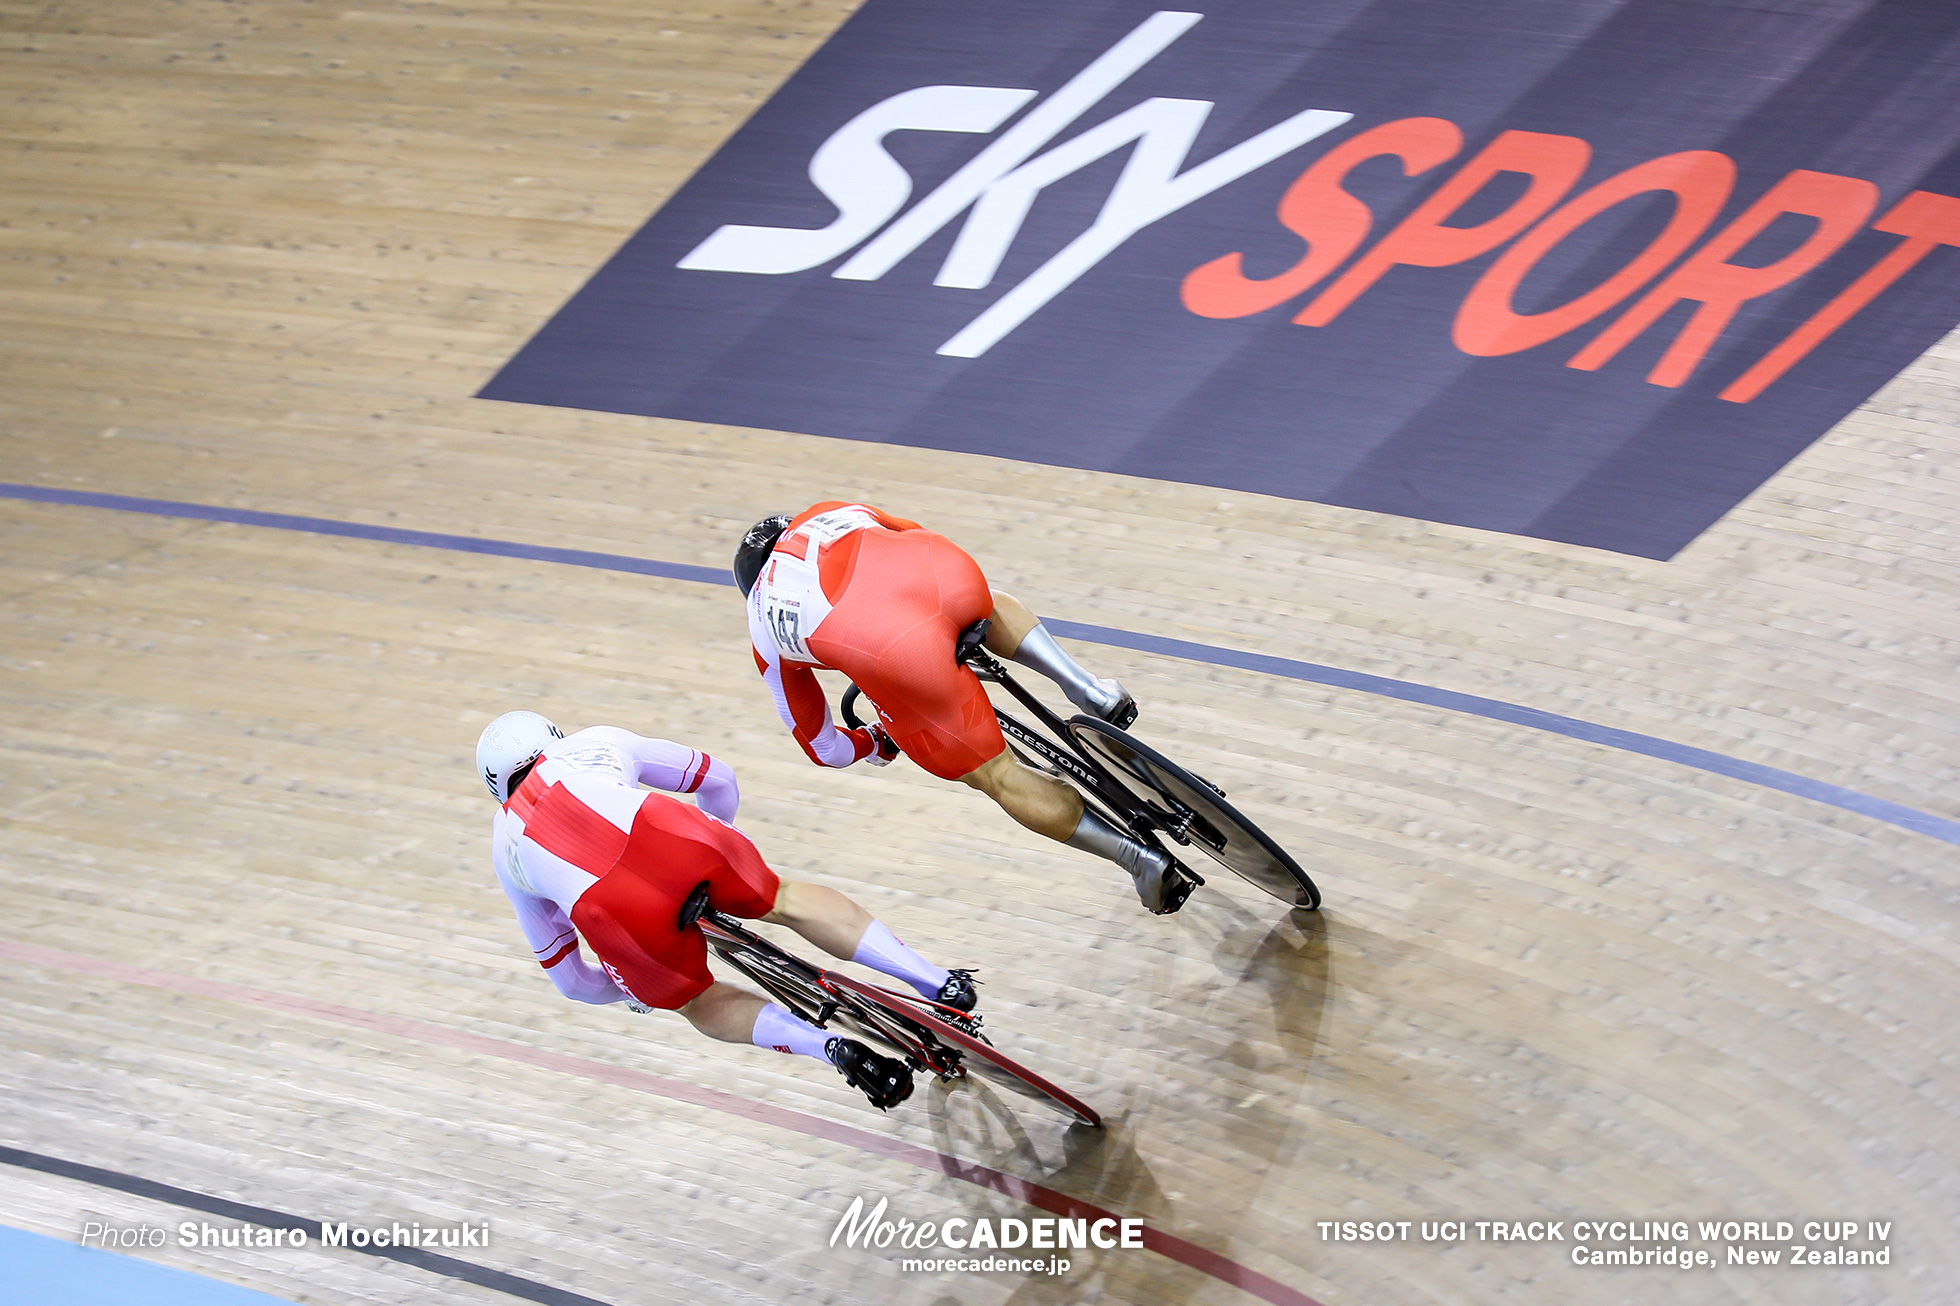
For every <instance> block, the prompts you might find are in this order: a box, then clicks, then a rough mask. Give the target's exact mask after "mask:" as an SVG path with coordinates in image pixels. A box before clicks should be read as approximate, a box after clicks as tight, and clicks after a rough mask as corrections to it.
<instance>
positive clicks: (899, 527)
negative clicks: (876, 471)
mask: <svg viewBox="0 0 1960 1306" xmlns="http://www.w3.org/2000/svg"><path fill="white" fill-rule="evenodd" d="M837 508H862V509H864V510H865V511H866V512H868V513H870V514H871V515H872V516H873V517H875V518H877V519H878V524H879V525H880V526H883V527H884V528H885V529H886V530H888V531H916V530H923V529H925V528H924V527H922V526H920V525H919V523H917V522H915V521H907V520H906V519H905V518H903V517H894V516H892V515H891V514H890V513H888V512H886V511H885V510H884V509H882V508H874V507H872V506H871V505H870V504H868V503H846V502H845V501H844V500H842V499H826V500H825V501H824V502H822V503H819V504H813V505H811V506H810V507H808V508H805V509H804V510H803V511H802V512H800V513H798V514H797V515H796V518H795V520H793V521H791V522H790V524H789V529H790V530H792V531H793V530H795V529H796V528H797V527H798V526H801V525H802V524H803V523H804V522H806V521H809V520H810V518H812V517H814V516H816V515H817V514H818V513H822V512H831V511H833V510H834V509H837Z"/></svg>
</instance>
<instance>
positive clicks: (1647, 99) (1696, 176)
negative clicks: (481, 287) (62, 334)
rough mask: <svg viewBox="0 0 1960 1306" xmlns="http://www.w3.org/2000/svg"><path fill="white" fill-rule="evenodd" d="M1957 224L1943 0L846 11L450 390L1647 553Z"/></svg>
mask: <svg viewBox="0 0 1960 1306" xmlns="http://www.w3.org/2000/svg"><path fill="white" fill-rule="evenodd" d="M1955 196H1960V4H1956V3H1954V2H1953V0H1923V2H1921V0H1891V2H1888V3H1874V2H1871V0H1772V2H1771V3H1763V2H1762V0H1748V2H1747V3H1731V2H1730V0H1673V2H1663V0H1478V2H1477V3H1463V2H1462V0H1374V2H1373V3H1369V2H1367V0H1233V3H1231V4H1230V5H1219V6H1215V7H1213V8H1210V9H1205V10H1202V11H1200V10H1171V9H1159V8H1157V7H1156V6H1154V5H1152V4H1147V3H1122V2H1115V0H1105V2H1102V3H1091V2H1089V0H1074V2H1072V3H1057V2H1056V0H868V2H867V3H866V4H865V6H864V7H863V8H862V9H861V10H859V11H858V12H857V14H856V15H855V16H854V17H852V18H851V19H850V20H849V21H848V22H847V23H846V24H845V25H844V26H843V28H842V29H840V30H839V32H838V33H837V35H836V36H835V37H833V38H832V39H831V40H830V42H829V43H828V44H826V45H825V46H824V47H823V48H822V49H821V50H820V51H818V53H817V54H816V55H815V56H814V57H813V58H812V59H811V60H810V62H809V63H808V64H807V65H806V66H805V67H803V68H802V69H801V70H800V71H799V72H798V73H797V74H796V75H795V76H794V77H792V78H791V79H790V81H789V82H788V83H787V84H786V85H785V86H784V87H783V89H782V91H781V92H780V93H779V94H777V95H776V96H775V97H774V98H773V99H772V100H770V101H769V103H768V104H766V105H764V106H763V107H762V109H761V110H759V111H758V112H757V114H756V115H755V117H754V119H753V120H752V121H750V122H749V123H748V124H747V125H746V126H744V127H743V128H742V129H741V131H739V132H738V133H737V134H736V135H735V137H734V138H733V139H732V140H731V141H730V142H729V143H728V145H727V146H726V147H725V148H723V149H722V150H721V151H720V152H719V153H718V154H716V155H715V157H714V158H713V159H711V160H710V161H709V162H708V163H707V165H706V166H705V167H703V168H702V169H701V171H700V172H699V173H698V174H697V175H696V176H695V177H694V178H693V179H692V180H691V181H689V182H688V183H687V185H686V186H684V187H683V188H682V189H681V190H680V192H679V193H678V194H677V195H675V196H674V198H673V199H672V201H671V202H669V203H668V204H667V205H666V206H665V207H664V208H662V209H661V210H660V212H659V213H658V214H656V215H655V216H654V217H653V218H652V220H651V221H649V222H648V223H647V225H646V226H645V227H644V228H642V229H641V230H640V231H639V232H638V233H637V234H636V235H635V236H634V237H633V238H632V239H631V240H630V241H628V242H627V243H626V245H625V246H624V247H623V248H622V249H621V250H620V251H619V253H618V254H617V255H616V256H614V258H613V259H612V260H611V261H610V262H608V263H607V264H606V265H605V267H604V268H602V269H601V270H600V271H599V272H598V274H597V275H596V276H594V277H593V279H592V280H591V282H590V283H589V284H587V285H586V286H585V288H584V289H583V290H581V291H580V292H579V293H578V294H577V295H576V296H575V297H574V298H573V299H572V300H571V301H570V302H569V303H568V304H566V306H565V307H564V308H563V310H561V311H560V312H559V313H558V315H557V316H556V317H554V318H553V319H552V320H551V321H550V323H549V324H547V325H546V326H545V327H544V329H543V330H541V331H540V332H539V333H538V335H537V336H536V337H535V338H534V339H533V340H532V341H531V342H530V343H529V344H527V345H526V346H525V347H524V349H523V350H522V351H521V352H520V353H518V355H517V356H516V357H515V358H514V359H513V360H512V361H511V362H510V363H509V365H508V366H506V367H505V368H504V369H503V371H502V372H501V373H500V374H499V375H498V376H497V377H496V378H495V379H494V380H493V381H492V382H491V383H490V385H489V386H487V387H486V388H485V389H484V390H483V392H482V393H483V396H484V397H486V398H492V399H505V400H514V401H519V402H525V403H538V404H553V405H560V406H567V407H577V408H594V409H604V410H610V411H615V412H627V413H644V414H650V415H656V416H662V417H674V418H681V419H686V420H696V421H711V422H725V423H733V424H737V425H746V426H755V427H767V428H779V429H786V430H793V431H802V432H809V433H814V434H819V435H827V436H839V437H844V438H848V439H855V440H876V441H883V442H888V443H894V444H906V445H919V446H925V447H930V448H938V449H955V450H965V451H970V452H975V453H984V454H994V455H1000V456H1004V457H1008V458H1017V459H1026V460H1031V461H1034V462H1043V463H1051V464H1058V465H1063V466H1070V467H1085V468H1098V469H1106V470H1110V471H1118V472H1125V473H1130V474H1133V475H1140V476H1150V477H1159V478H1164V479H1169V480H1177V481H1189V482H1195V483H1200V484H1205V485H1217V486H1226V487H1230V488H1234V489H1242V490H1253V491H1258V492H1261V493H1266V494H1276V495H1284V496H1287V497H1291V498H1298V499H1311V500H1316V501H1319V502H1322V503H1331V504H1341V505H1346V506H1349V507H1355V508H1362V509H1370V510H1374V511H1379V512H1387V513H1397V514H1402V515H1406V516H1412V517H1420V518H1425V519H1428V520H1432V521H1443V522H1454V523H1460V524H1463V525H1468V526H1476V527H1482V528H1486V529H1490V530H1497V531H1506V532H1512V533H1516V534H1521V535H1529V536H1535V537H1539V538H1543V539H1552V540H1563V541H1569V542H1573V543H1577V544H1586V545H1593V546H1597V547H1600V548H1605V549H1612V550H1616V551H1619V552H1623V553H1629V554H1638V555H1642V556H1646V557H1655V558H1666V557H1669V556H1671V555H1673V554H1674V553H1675V552H1677V551H1678V550H1679V549H1681V548H1682V547H1683V546H1684V545H1686V544H1687V543H1688V542H1689V541H1691V540H1693V539H1694V538H1695V536H1696V535H1697V534H1698V533H1699V532H1701V531H1702V530H1703V529H1705V528H1706V527H1707V526H1708V525H1710V524H1711V523H1712V522H1714V521H1715V520H1716V519H1717V518H1719V517H1720V516H1721V515H1722V513H1724V512H1726V511H1727V510H1728V509H1729V508H1730V507H1732V506H1733V505H1734V504H1735V503H1737V502H1738V501H1739V500H1740V499H1742V498H1743V497H1744V496H1745V495H1747V494H1748V493H1749V492H1750V491H1751V490H1753V489H1754V488H1755V487H1756V486H1758V485H1759V484H1761V483H1762V482H1763V480H1764V479H1766V478H1767V477H1768V476H1769V475H1771V474H1772V473H1773V472H1774V471H1776V469H1777V468H1779V467H1780V466H1782V465H1783V464H1784V463H1785V462H1787V461H1788V460H1789V459H1790V458H1792V457H1794V456H1795V455H1796V454H1797V453H1799V452H1800V451H1802V450H1803V449H1804V447H1805V446H1807V445H1808V444H1810V442H1811V441H1813V440H1815V439H1816V438H1817V437H1818V436H1819V435H1821V434H1823V433H1824V431H1826V430H1827V429H1828V428H1829V427H1830V426H1831V425H1832V424H1833V423H1835V422H1836V421H1837V420H1838V419H1840V418H1841V417H1843V416H1844V414H1846V413H1847V412H1849V411H1850V410H1851V409H1852V408H1854V407H1855V406H1856V405H1857V404H1858V403H1859V402H1861V401H1862V400H1864V399H1865V398H1866V397H1867V396H1869V395H1870V394H1871V393H1872V392H1873V391H1874V390H1876V389H1877V388H1878V387H1879V386H1881V385H1882V384H1884V383H1885V382H1886V381H1887V380H1888V379H1889V378H1891V377H1892V376H1894V375H1895V374H1896V373H1897V372H1898V371H1899V370H1900V369H1902V368H1903V367H1904V366H1906V364H1908V363H1909V362H1911V361H1912V360H1913V358H1914V357H1916V356H1917V355H1918V354H1919V353H1920V352H1922V351H1923V350H1924V349H1925V348H1927V347H1928V346H1929V345H1931V344H1932V343H1933V342H1934V341H1936V340H1938V339H1939V338H1940V336H1941V335H1943V334H1944V333H1945V332H1946V331H1947V330H1948V329H1949V328H1950V327H1951V326H1953V325H1954V323H1955V322H1956V321H1960V250H1956V249H1954V248H1951V247H1952V246H1955V245H1960V198H1954V197H1955ZM764 506H767V505H764ZM760 510H761V509H760V507H759V508H758V511H760Z"/></svg>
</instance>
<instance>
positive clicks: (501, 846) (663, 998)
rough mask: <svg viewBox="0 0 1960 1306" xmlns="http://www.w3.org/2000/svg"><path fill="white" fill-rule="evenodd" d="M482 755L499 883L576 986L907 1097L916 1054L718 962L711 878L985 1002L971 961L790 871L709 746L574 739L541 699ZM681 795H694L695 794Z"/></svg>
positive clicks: (736, 902) (717, 889) (502, 722)
mask: <svg viewBox="0 0 1960 1306" xmlns="http://www.w3.org/2000/svg"><path fill="white" fill-rule="evenodd" d="M477 769H478V770H479V772H480V773H481V775H482V778H483V782H484V784H485V786H486V787H488V788H489V790H490V794H491V797H492V798H495V799H496V800H497V804H498V807H497V813H496V816H495V818H494V823H493V826H492V835H491V857H492V861H493V864H494V866H495V869H496V874H497V882H498V883H499V884H500V885H501V886H502V887H503V890H504V893H505V896H507V897H508V898H509V899H510V902H511V906H512V907H513V908H514V909H515V910H516V913H517V920H518V925H519V927H520V928H521V929H522V930H523V931H524V937H525V940H526V942H528V943H529V944H530V945H531V951H532V955H534V956H535V957H536V958H537V960H538V964H539V965H541V966H543V967H544V970H545V973H546V974H547V975H549V976H551V980H552V983H553V984H554V985H555V986H556V987H557V989H558V991H559V992H560V993H562V994H563V995H564V996H566V997H568V998H571V999H573V1000H575V1001H579V1002H590V1003H610V1002H619V1001H622V1000H624V1001H628V1002H631V1003H633V1004H634V1005H635V1006H636V1007H637V1008H639V1009H642V1010H645V1009H649V1008H654V1007H661V1008H669V1009H674V1010H678V1011H679V1012H680V1013H681V1014H682V1015H684V1016H686V1017H687V1018H688V1020H689V1021H690V1022H691V1023H692V1024H693V1025H694V1027H695V1028H696V1029H698V1030H700V1031H701V1032H702V1033H704V1034H706V1035H708V1036H709V1037H710V1038H715V1039H720V1040H722V1041H724V1042H730V1043H744V1042H749V1043H754V1044H756V1045H757V1046H759V1047H768V1048H775V1049H777V1050H779V1051H783V1052H798V1053H802V1054H804V1055H807V1056H811V1057H815V1058H818V1059H819V1060H823V1061H825V1062H827V1063H829V1064H831V1065H833V1066H835V1067H837V1069H838V1070H839V1071H840V1072H842V1073H843V1074H844V1076H845V1077H846V1078H847V1079H848V1080H849V1081H850V1082H851V1083H852V1084H853V1085H854V1086H855V1087H857V1088H859V1089H862V1090H863V1091H864V1093H865V1095H866V1096H867V1097H869V1098H870V1099H871V1101H872V1103H873V1105H876V1106H879V1107H881V1108H882V1107H889V1106H892V1105H895V1104H896V1103H897V1102H900V1101H903V1100H904V1099H905V1097H906V1096H907V1095H909V1094H910V1092H911V1088H912V1078H911V1071H910V1070H909V1068H907V1067H906V1065H905V1063H904V1062H902V1061H899V1060H896V1059H894V1058H891V1057H886V1056H883V1055H881V1054H879V1053H877V1052H874V1051H872V1050H871V1049H870V1048H869V1047H866V1046H865V1045H864V1044H862V1043H859V1042H857V1041H856V1040H853V1039H843V1038H834V1037H830V1036H827V1035H826V1034H825V1033H824V1032H823V1031H821V1030H819V1029H817V1028H815V1027H814V1026H811V1025H808V1024H806V1023H805V1022H803V1021H802V1020H800V1019H799V1018H797V1017H796V1016H795V1015H793V1014H792V1013H791V1012H789V1011H788V1010H787V1009H786V1008H784V1007H782V1006H781V1005H779V1004H776V1003H773V1002H765V1000H764V999H762V998H761V997H759V996H757V995H756V994H753V993H750V992H748V991H746V990H744V989H741V988H738V987H736V986H734V985H731V984H725V983H720V982H717V981H716V980H715V979H714V977H713V976H712V975H710V974H709V973H708V968H707V948H706V944H705V942H704V940H703V938H702V936H701V932H700V931H699V930H698V929H694V928H687V929H683V928H682V927H681V925H680V919H679V918H680V913H681V908H682V906H683V904H684V903H686V901H687V899H688V897H689V895H690V894H692V893H693V892H694V891H695V889H696V888H697V886H700V885H704V884H705V885H706V886H707V887H708V905H709V906H711V907H713V908H715V909H716V910H719V911H725V912H727V913H729V914H730V915H734V916H743V917H748V918H750V919H762V920H766V921H771V922H774V923H778V924H782V925H787V926H789V927H790V928H791V929H793V930H795V931H796V932H797V933H799V934H801V935H803V937H804V938H806V939H808V940H810V942H812V943H814V944H816V945H817V946H818V947H820V948H822V949H824V950H825V951H826V952H828V953H830V954H831V955H832V956H835V957H841V958H845V959H847V960H851V961H855V962H857V963H859V964H860V965H864V966H869V967H870V968H872V969H873V970H877V971H879V972H881V973H882V974H885V975H890V976H892V977H893V978H895V979H899V980H902V981H904V982H905V983H907V984H908V985H910V986H911V987H912V988H913V989H915V990H916V991H917V992H918V993H919V994H920V995H921V996H924V997H928V998H932V999H934V1000H935V1001H939V1002H943V1003H945V1004H947V1005H948V1006H952V1007H954V1008H956V1009H958V1010H962V1011H970V1010H971V1009H972V1008H973V1006H974V996H975V995H974V992H973V984H972V977H971V972H968V971H957V970H956V971H949V970H944V969H942V968H940V967H936V966H933V965H932V964H931V963H929V962H927V961H926V960H925V958H923V957H921V956H919V954H918V953H916V952H914V951H912V950H911V949H910V948H908V947H906V946H905V945H904V944H903V943H900V942H899V941H898V939H897V938H895V937H894V936H893V935H892V932H891V931H890V930H889V929H888V928H886V927H885V925H884V924H883V923H882V922H880V921H878V920H876V919H875V918H874V917H872V915H871V914H870V913H869V912H867V911H865V910H864V909H863V908H861V907H859V906H858V905H857V904H856V903H854V902H852V901H851V900H850V899H849V898H846V897H845V896H844V895H843V894H841V893H838V892H836V891H835V890H833V889H826V888H824V887H822V886H821V885H815V884H808V883H802V882H798V881H793V880H779V879H778V878H777V876H776V874H775V872H773V871H771V870H770V869H769V867H768V866H767V865H766V864H764V862H763V860H762V856H761V854H760V853H758V852H757V851H756V849H755V845H754V844H752V843H750V842H749V840H748V838H747V837H746V836H745V835H743V834H742V833H741V832H740V831H739V830H737V829H736V828H735V827H734V826H733V825H732V824H730V823H729V822H730V821H731V820H732V819H733V817H734V815H735V811H736V807H737V806H738V805H739V803H740V801H741V794H740V791H739V789H738V788H737V786H736V783H735V774H734V772H733V771H731V770H729V768H728V767H727V766H726V765H724V764H723V763H721V762H718V761H716V760H715V759H713V758H711V757H709V756H708V755H707V754H705V753H702V752H699V751H697V750H695V749H692V748H688V747H686V746H685V745H682V744H675V743H670V742H668V741H667V740H664V739H646V738H643V737H641V736H639V735H636V734H634V733H632V732H631V731H628V730H621V729H619V728H617V727H614V726H593V727H590V728H588V729H585V730H581V731H578V732H577V733H576V734H573V735H571V736H570V737H569V738H567V737H564V736H562V735H560V733H559V731H558V728H557V727H556V726H554V725H552V724H551V723H550V722H549V721H547V720H546V719H545V718H544V717H541V716H539V715H537V714H536V713H534V712H508V713H505V714H504V715H503V716H501V717H498V718H497V719H496V720H495V721H493V722H491V724H490V726H489V728H488V729H486V730H485V731H484V732H483V737H482V739H480V740H479V741H478V744H477ZM641 785H651V786H652V787H653V788H655V789H657V790H665V791H667V793H648V792H646V791H645V790H644V789H642V788H640V786H641ZM669 793H691V794H693V795H695V800H696V802H695V805H690V804H688V803H684V802H681V801H679V800H678V799H675V798H670V797H668V796H667V794H669ZM581 942H583V943H584V944H585V945H586V946H588V947H590V948H591V949H592V950H593V952H594V953H595V954H596V955H597V957H598V960H599V964H598V965H596V966H595V965H592V964H590V963H589V962H587V961H586V959H585V956H584V954H583V953H582V952H581V951H580V943H581Z"/></svg>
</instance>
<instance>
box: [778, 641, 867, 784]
mask: <svg viewBox="0 0 1960 1306" xmlns="http://www.w3.org/2000/svg"><path fill="white" fill-rule="evenodd" d="M754 652H755V665H756V669H757V670H758V671H760V672H761V673H762V678H763V680H765V681H766V682H768V685H769V694H770V696H771V697H772V698H774V699H775V702H776V715H777V716H780V717H781V718H782V719H783V724H784V725H786V726H788V727H789V732H790V734H792V735H794V736H795V737H796V742H797V744H798V746H799V747H801V748H802V749H803V752H804V754H805V755H806V756H808V757H809V759H810V760H811V761H812V762H815V763H816V764H817V765H818V766H849V765H850V764H851V763H853V762H855V761H858V760H859V759H860V758H864V757H868V756H870V754H871V753H872V752H873V751H874V750H875V749H876V748H877V747H878V744H877V741H876V740H875V739H873V738H872V735H871V732H870V731H869V730H865V729H862V728H860V729H857V730H839V729H838V728H837V723H836V722H834V721H832V720H831V719H830V702H829V700H827V699H826V698H825V697H824V692H823V686H822V685H821V684H819V683H818V681H817V675H816V672H814V671H812V670H811V669H810V668H809V667H807V666H804V665H803V664H802V663H799V662H785V661H783V659H782V658H781V656H779V655H777V654H776V651H775V647H774V645H773V644H772V645H769V646H767V647H766V648H765V647H764V646H762V645H760V644H758V646H757V647H756V648H755V650H754Z"/></svg>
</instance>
